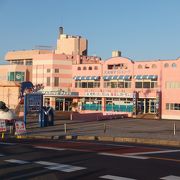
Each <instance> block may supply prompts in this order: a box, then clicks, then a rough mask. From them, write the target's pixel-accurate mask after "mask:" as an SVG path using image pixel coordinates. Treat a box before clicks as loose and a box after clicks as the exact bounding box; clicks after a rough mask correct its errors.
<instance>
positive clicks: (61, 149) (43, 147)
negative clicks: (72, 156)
mask: <svg viewBox="0 0 180 180" xmlns="http://www.w3.org/2000/svg"><path fill="white" fill-rule="evenodd" d="M35 148H38V149H50V150H56V151H64V150H66V149H64V148H54V147H46V146H35Z"/></svg>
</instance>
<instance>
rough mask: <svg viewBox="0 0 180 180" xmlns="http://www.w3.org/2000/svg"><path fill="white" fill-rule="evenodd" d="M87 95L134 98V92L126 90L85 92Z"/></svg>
mask: <svg viewBox="0 0 180 180" xmlns="http://www.w3.org/2000/svg"><path fill="white" fill-rule="evenodd" d="M84 95H85V96H90V97H122V98H132V97H133V94H132V93H125V92H85V93H84Z"/></svg>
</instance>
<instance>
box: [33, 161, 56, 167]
mask: <svg viewBox="0 0 180 180" xmlns="http://www.w3.org/2000/svg"><path fill="white" fill-rule="evenodd" d="M34 163H36V164H41V165H45V166H58V165H59V163H53V162H48V161H35V162H34Z"/></svg>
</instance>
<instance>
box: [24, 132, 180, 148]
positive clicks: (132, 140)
mask: <svg viewBox="0 0 180 180" xmlns="http://www.w3.org/2000/svg"><path fill="white" fill-rule="evenodd" d="M22 139H48V140H50V139H53V140H87V141H94V140H96V141H109V142H122V143H135V144H148V145H160V146H175V147H180V141H173V140H163V139H145V138H129V137H111V136H82V135H64V136H43V135H42V136H41V135H38V136H23V137H22Z"/></svg>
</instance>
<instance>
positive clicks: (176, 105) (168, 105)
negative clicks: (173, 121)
mask: <svg viewBox="0 0 180 180" xmlns="http://www.w3.org/2000/svg"><path fill="white" fill-rule="evenodd" d="M166 110H177V111H179V110H180V104H179V103H166Z"/></svg>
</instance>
